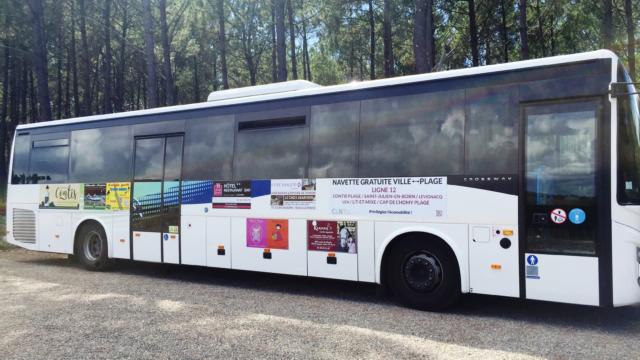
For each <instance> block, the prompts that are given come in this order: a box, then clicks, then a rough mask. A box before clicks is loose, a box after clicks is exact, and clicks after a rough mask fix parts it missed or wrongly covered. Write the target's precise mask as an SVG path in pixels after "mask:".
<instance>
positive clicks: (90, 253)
mask: <svg viewBox="0 0 640 360" xmlns="http://www.w3.org/2000/svg"><path fill="white" fill-rule="evenodd" d="M83 250H84V256H85V257H86V258H87V259H89V260H91V261H96V260H97V259H98V258H99V257H100V256H101V255H102V239H101V238H100V235H99V234H98V233H96V232H91V233H89V234H88V235H87V238H86V239H85V241H84V246H83Z"/></svg>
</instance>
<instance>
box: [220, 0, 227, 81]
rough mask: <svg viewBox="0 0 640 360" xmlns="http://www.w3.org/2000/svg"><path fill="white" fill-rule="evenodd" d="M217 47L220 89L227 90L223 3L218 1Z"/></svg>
mask: <svg viewBox="0 0 640 360" xmlns="http://www.w3.org/2000/svg"><path fill="white" fill-rule="evenodd" d="M217 10H218V42H219V44H218V47H219V48H220V72H221V73H222V88H223V89H228V88H229V75H228V73H227V39H226V34H225V31H224V22H225V17H224V1H223V0H218V2H217Z"/></svg>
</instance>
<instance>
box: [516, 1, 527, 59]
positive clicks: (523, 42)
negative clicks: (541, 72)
mask: <svg viewBox="0 0 640 360" xmlns="http://www.w3.org/2000/svg"><path fill="white" fill-rule="evenodd" d="M518 8H519V10H520V20H519V21H518V28H519V29H520V60H527V59H528V58H529V40H528V39H527V0H520V6H518Z"/></svg>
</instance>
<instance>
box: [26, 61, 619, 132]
mask: <svg viewBox="0 0 640 360" xmlns="http://www.w3.org/2000/svg"><path fill="white" fill-rule="evenodd" d="M596 59H613V60H616V61H617V59H618V57H617V56H616V55H615V54H614V53H613V52H611V51H609V50H596V51H590V52H584V53H578V54H571V55H560V56H553V57H546V58H540V59H533V60H524V61H515V62H510V63H504V64H495V65H486V66H478V67H472V68H464V69H456V70H448V71H440V72H433V73H426V74H417V75H408V76H400V77H394V78H388V79H379V80H368V81H358V82H355V81H354V82H350V83H347V84H341V85H332V86H317V87H314V86H312V87H308V88H305V87H301V88H300V89H298V90H292V91H277V92H265V93H261V92H255V93H254V94H251V95H248V96H246V95H245V96H239V97H229V98H222V99H220V100H218V99H216V101H209V102H202V103H194V104H186V105H176V106H166V107H159V108H153V109H145V110H135V111H128V112H121V113H113V114H102V115H92V116H84V117H77V118H70V119H62V120H52V121H46V122H40V123H32V124H21V125H18V127H17V129H16V130H26V129H33V128H43V127H48V126H59V125H69V124H77V123H86V122H94V121H96V122H97V121H105V120H113V119H119V118H128V117H136V116H144V115H156V114H166V113H172V112H182V111H188V110H197V109H207V108H215V107H223V106H230V105H238V104H246V103H254V102H262V101H271V100H279V99H290V98H296V97H302V96H313V95H324V94H331V93H339V92H344V91H351V90H361V89H371V88H380V87H385V86H394V85H402V84H411V83H418V82H427V81H434V80H441V79H449V78H456V77H463V76H472V75H480V74H490V73H498V72H501V71H510V70H518V69H527V68H535V67H542V66H550V65H559V64H564V63H572V62H580V61H588V60H596ZM614 75H615V66H612V76H614ZM260 86H261V87H265V85H260ZM229 93H230V94H231V93H233V92H229ZM210 97H211V95H210ZM214 98H215V97H214Z"/></svg>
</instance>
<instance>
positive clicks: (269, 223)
mask: <svg viewBox="0 0 640 360" xmlns="http://www.w3.org/2000/svg"><path fill="white" fill-rule="evenodd" d="M247 247H254V248H269V249H285V250H287V249H289V221H288V220H273V219H269V220H266V219H247Z"/></svg>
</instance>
